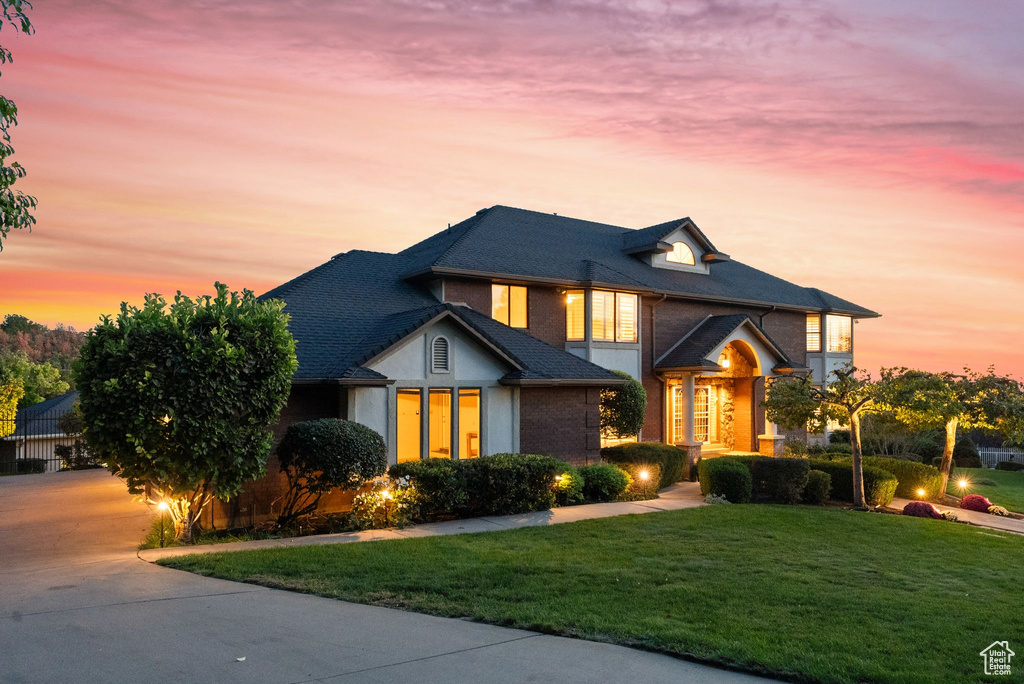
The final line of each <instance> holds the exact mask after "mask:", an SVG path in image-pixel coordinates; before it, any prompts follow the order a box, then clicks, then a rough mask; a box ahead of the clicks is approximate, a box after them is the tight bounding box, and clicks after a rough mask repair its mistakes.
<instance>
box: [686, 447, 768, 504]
mask: <svg viewBox="0 0 1024 684" xmlns="http://www.w3.org/2000/svg"><path fill="white" fill-rule="evenodd" d="M745 460H746V459H742V458H729V457H723V458H705V459H701V461H700V463H699V464H698V466H697V472H698V478H699V479H700V493H701V494H703V495H704V496H707V495H708V494H714V495H716V496H724V497H725V498H726V500H727V501H729V502H730V503H747V502H748V501H750V497H751V495H752V493H753V488H754V487H753V484H754V478H753V477H751V475H750V468H749V467H748V466H747V464H746V463H744V461H745Z"/></svg>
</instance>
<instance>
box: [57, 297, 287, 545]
mask: <svg viewBox="0 0 1024 684" xmlns="http://www.w3.org/2000/svg"><path fill="white" fill-rule="evenodd" d="M216 288H217V294H216V296H214V297H210V296H205V297H200V298H198V299H196V300H193V299H191V298H189V297H185V296H183V295H182V294H181V293H180V292H179V293H178V294H177V295H176V296H175V298H174V301H173V303H172V304H171V305H170V306H169V307H168V305H167V302H166V301H165V300H164V298H163V297H161V296H159V295H155V294H150V295H147V296H146V298H145V303H144V305H143V306H142V308H137V307H134V306H129V305H128V304H126V303H124V304H122V305H121V312H120V313H119V314H118V316H117V317H116V318H115V319H111V318H110V317H109V316H105V317H104V318H103V319H102V320H101V322H100V323H99V325H97V326H96V327H95V328H94V329H93V330H92V331H90V333H89V335H88V341H87V342H86V345H85V346H84V347H83V348H82V355H81V358H80V359H79V361H78V362H77V363H76V365H75V375H76V378H77V380H78V386H79V391H80V393H81V394H80V398H79V403H80V405H81V410H82V418H83V421H84V422H85V425H86V430H85V437H86V440H87V441H88V444H89V447H90V448H91V449H92V451H93V453H94V454H95V455H96V456H97V458H99V459H100V460H101V461H103V462H105V463H106V464H107V467H108V468H109V469H110V470H111V472H113V473H114V474H115V475H118V476H119V477H121V478H123V479H124V480H125V481H126V482H127V485H128V491H129V492H131V493H132V494H134V495H136V496H138V497H140V498H143V499H147V500H149V501H152V502H157V501H165V502H167V504H168V505H169V506H170V507H171V515H172V516H173V518H174V521H175V529H176V535H177V536H178V537H182V538H188V537H189V536H190V535H191V532H192V528H193V526H194V525H195V524H196V522H197V520H198V519H199V516H200V514H201V513H202V510H203V508H204V507H205V506H206V505H207V504H208V503H209V502H210V501H211V500H212V499H213V497H217V498H219V499H222V500H228V499H230V498H231V497H233V496H235V495H237V494H238V493H239V492H240V491H241V489H242V487H243V485H244V484H245V483H246V482H248V481H250V480H253V479H255V478H257V477H260V476H261V475H263V474H264V472H265V470H266V460H267V456H268V454H269V453H270V447H271V440H272V433H271V430H270V426H271V425H273V424H274V423H276V422H277V419H278V416H279V414H280V411H281V407H282V406H283V405H284V403H285V401H286V400H287V397H288V392H289V389H290V386H291V377H292V374H293V373H294V371H295V367H296V361H295V342H294V340H293V339H292V336H291V334H290V333H289V332H288V328H287V322H288V317H287V316H286V315H285V314H284V313H283V312H282V308H283V304H282V303H281V302H279V301H268V302H261V301H259V300H258V299H256V297H255V295H253V293H252V292H250V291H248V290H246V291H244V292H243V293H242V294H238V293H237V292H231V293H229V292H228V288H227V286H226V285H223V284H221V283H217V285H216Z"/></svg>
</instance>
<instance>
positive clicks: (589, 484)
mask: <svg viewBox="0 0 1024 684" xmlns="http://www.w3.org/2000/svg"><path fill="white" fill-rule="evenodd" d="M579 474H580V477H582V478H583V498H584V499H586V500H587V501H593V502H604V501H615V500H616V499H618V498H619V497H620V496H622V493H623V492H625V491H626V488H627V487H629V485H630V483H631V482H632V481H633V478H631V477H630V476H629V473H627V472H626V471H625V470H623V469H622V468H619V467H618V466H614V465H612V464H611V463H599V464H597V465H589V466H583V467H582V468H580V469H579Z"/></svg>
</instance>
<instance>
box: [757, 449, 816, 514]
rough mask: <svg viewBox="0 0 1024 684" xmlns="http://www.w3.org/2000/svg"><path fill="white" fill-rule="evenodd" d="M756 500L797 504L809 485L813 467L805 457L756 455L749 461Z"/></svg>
mask: <svg viewBox="0 0 1024 684" xmlns="http://www.w3.org/2000/svg"><path fill="white" fill-rule="evenodd" d="M749 464H750V465H749V467H750V476H751V477H752V478H753V487H754V489H753V494H754V498H755V499H756V500H762V499H767V500H768V501H774V502H776V503H783V504H795V503H799V501H800V494H801V493H802V492H803V490H804V487H805V486H806V485H807V473H808V472H809V471H810V469H811V467H810V465H808V463H807V459H805V458H770V457H763V456H762V457H754V458H752V459H750V461H749Z"/></svg>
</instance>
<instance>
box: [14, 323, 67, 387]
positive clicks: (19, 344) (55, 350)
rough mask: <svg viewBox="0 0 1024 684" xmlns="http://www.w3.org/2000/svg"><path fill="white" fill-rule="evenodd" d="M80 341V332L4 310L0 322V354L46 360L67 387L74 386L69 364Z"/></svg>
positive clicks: (38, 361) (37, 360)
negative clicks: (48, 324) (53, 326)
mask: <svg viewBox="0 0 1024 684" xmlns="http://www.w3.org/2000/svg"><path fill="white" fill-rule="evenodd" d="M83 344H85V334H84V333H80V332H77V331H76V330H75V329H74V328H67V327H64V326H63V325H60V324H58V325H57V326H56V327H55V328H53V329H50V328H48V327H47V326H45V325H42V324H40V323H36V322H34V321H31V320H29V319H28V318H25V317H24V316H19V315H17V314H7V316H6V317H5V318H4V321H3V323H0V356H5V355H7V354H12V355H17V354H24V355H25V356H27V357H28V360H29V361H31V362H32V363H48V364H50V365H51V366H53V367H54V368H56V369H57V370H58V371H60V379H61V380H63V381H64V382H66V383H68V384H70V386H71V387H70V388H71V389H75V384H74V376H73V375H72V373H71V367H72V365H73V364H74V362H75V359H77V358H78V353H79V350H80V349H81V348H82V345H83Z"/></svg>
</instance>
